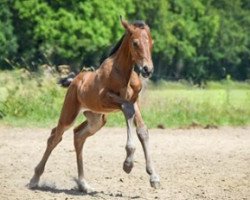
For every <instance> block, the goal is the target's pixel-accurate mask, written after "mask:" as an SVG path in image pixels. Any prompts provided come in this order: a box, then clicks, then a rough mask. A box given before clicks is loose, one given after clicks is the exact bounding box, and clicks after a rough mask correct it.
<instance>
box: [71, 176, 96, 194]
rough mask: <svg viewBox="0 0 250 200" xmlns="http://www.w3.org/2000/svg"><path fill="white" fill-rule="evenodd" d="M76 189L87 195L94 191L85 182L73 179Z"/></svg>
mask: <svg viewBox="0 0 250 200" xmlns="http://www.w3.org/2000/svg"><path fill="white" fill-rule="evenodd" d="M75 181H76V183H77V185H78V188H79V190H80V191H81V192H83V193H86V194H89V193H93V192H94V191H95V190H94V188H92V187H90V186H89V184H88V183H87V182H86V181H85V180H78V179H75Z"/></svg>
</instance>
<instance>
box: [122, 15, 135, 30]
mask: <svg viewBox="0 0 250 200" xmlns="http://www.w3.org/2000/svg"><path fill="white" fill-rule="evenodd" d="M120 20H121V24H122V26H123V27H124V28H125V29H126V30H127V31H128V32H129V33H131V32H132V27H131V25H130V24H129V23H128V22H127V21H126V20H124V19H122V16H121V15H120Z"/></svg>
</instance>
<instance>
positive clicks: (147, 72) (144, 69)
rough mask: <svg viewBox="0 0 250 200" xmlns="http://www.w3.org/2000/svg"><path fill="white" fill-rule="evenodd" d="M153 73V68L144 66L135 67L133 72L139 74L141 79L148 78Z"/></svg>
mask: <svg viewBox="0 0 250 200" xmlns="http://www.w3.org/2000/svg"><path fill="white" fill-rule="evenodd" d="M153 71H154V70H153V68H152V69H149V67H148V66H146V65H145V66H143V67H142V66H139V65H136V66H135V72H136V73H137V74H139V75H140V74H141V75H142V77H144V78H150V77H151V76H152V74H153Z"/></svg>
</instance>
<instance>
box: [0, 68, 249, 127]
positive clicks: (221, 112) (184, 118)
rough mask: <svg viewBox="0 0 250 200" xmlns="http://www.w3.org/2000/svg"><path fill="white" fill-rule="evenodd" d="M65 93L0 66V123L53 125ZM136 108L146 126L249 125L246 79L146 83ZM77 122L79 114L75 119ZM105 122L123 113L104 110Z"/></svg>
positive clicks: (120, 121)
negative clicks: (202, 84)
mask: <svg viewBox="0 0 250 200" xmlns="http://www.w3.org/2000/svg"><path fill="white" fill-rule="evenodd" d="M65 93H66V89H63V88H61V87H60V86H58V85H57V84H56V78H52V79H51V78H46V77H43V76H41V75H40V74H31V73H29V72H27V71H24V70H15V71H0V123H1V124H8V125H11V126H38V127H52V126H55V125H56V122H57V120H58V117H59V114H60V110H61V106H62V103H63V99H64V95H65ZM141 107H142V114H143V117H144V119H145V122H146V123H147V125H148V126H149V127H150V128H152V127H157V126H159V125H161V126H164V127H175V128H176V127H187V126H189V125H192V124H198V125H202V126H206V125H214V126H225V125H232V126H241V125H249V124H250V84H249V83H246V82H244V83H239V82H233V81H228V80H226V81H222V82H209V83H208V84H207V86H206V88H205V89H200V88H198V87H196V86H192V85H190V84H187V83H183V82H182V83H181V82H179V83H175V82H161V83H158V84H157V85H154V84H152V83H151V84H149V86H148V90H146V91H145V92H143V94H142V96H141ZM81 121H83V117H82V116H81V115H80V116H79V117H78V119H77V122H76V123H80V122H81ZM107 126H125V122H124V117H123V115H122V114H121V113H119V112H118V113H113V114H110V115H109V117H108V124H107Z"/></svg>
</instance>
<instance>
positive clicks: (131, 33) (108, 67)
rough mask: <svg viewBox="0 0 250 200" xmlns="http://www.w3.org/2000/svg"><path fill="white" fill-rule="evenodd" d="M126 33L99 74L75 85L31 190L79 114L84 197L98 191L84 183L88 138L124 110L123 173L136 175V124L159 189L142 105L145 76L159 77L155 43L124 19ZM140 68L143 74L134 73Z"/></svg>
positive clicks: (78, 147)
mask: <svg viewBox="0 0 250 200" xmlns="http://www.w3.org/2000/svg"><path fill="white" fill-rule="evenodd" d="M121 24H122V26H123V27H124V28H125V30H126V32H125V34H124V35H123V37H122V38H121V40H120V41H119V42H118V43H117V45H116V46H115V47H114V49H113V51H112V52H111V54H110V56H109V57H108V58H107V59H105V60H104V61H103V62H102V64H101V66H100V67H99V68H98V69H97V70H96V71H93V72H86V71H85V72H80V73H79V74H78V75H77V76H76V77H75V78H74V79H73V81H72V82H71V84H70V85H69V88H68V91H67V94H66V96H65V100H64V104H63V108H62V111H61V115H60V118H59V121H58V124H57V126H56V127H55V128H53V129H52V131H51V135H50V137H49V138H48V141H47V147H46V150H45V152H44V155H43V157H42V159H41V161H40V162H39V164H38V165H37V166H36V168H35V173H34V176H33V177H32V179H31V180H30V183H29V186H30V188H36V187H37V186H38V182H39V179H40V176H41V175H42V173H43V171H44V168H45V164H46V162H47V160H48V158H49V156H50V154H51V152H52V150H53V149H54V148H55V147H56V145H57V144H58V143H59V142H60V141H61V140H62V135H63V133H64V132H65V131H66V130H67V129H69V128H70V127H71V126H72V124H73V122H74V120H75V118H76V117H77V115H78V114H79V113H80V112H82V113H83V114H84V115H85V117H86V121H84V122H83V123H81V124H80V125H79V126H77V127H76V128H75V129H74V146H75V151H76V158H77V167H78V179H77V184H78V186H79V189H80V190H81V191H83V192H90V191H92V189H91V187H90V186H89V185H88V184H87V182H86V180H85V179H84V173H83V160H82V149H83V145H84V143H85V141H86V139H87V137H89V136H91V135H93V134H95V133H96V132H97V131H98V130H99V129H101V128H102V127H103V126H104V125H105V123H106V117H107V115H108V113H110V112H114V111H122V112H123V114H124V116H125V120H126V124H127V143H126V153H127V155H126V159H125V161H124V164H123V170H124V171H125V172H126V173H130V172H131V170H132V168H133V157H134V152H135V144H134V140H133V134H132V126H133V122H134V123H135V126H136V132H137V135H138V138H139V140H140V142H141V144H142V147H143V150H144V155H145V160H146V171H147V173H148V174H149V175H150V183H151V186H152V187H155V188H157V187H158V186H159V183H160V181H159V176H158V175H157V173H156V171H155V169H154V167H153V164H152V159H151V156H150V152H149V144H148V130H147V127H146V125H145V123H144V121H143V119H142V116H141V112H140V109H139V105H138V97H139V93H140V91H141V89H142V81H141V77H140V76H142V77H144V78H148V77H150V76H151V74H152V73H153V63H152V58H151V51H152V48H153V40H152V37H151V34H150V29H149V27H148V26H147V25H146V24H145V23H144V22H142V21H136V22H135V23H132V24H130V23H128V22H127V21H125V20H123V19H122V18H121ZM134 66H137V69H138V70H137V72H135V70H134Z"/></svg>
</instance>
